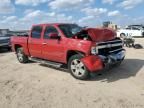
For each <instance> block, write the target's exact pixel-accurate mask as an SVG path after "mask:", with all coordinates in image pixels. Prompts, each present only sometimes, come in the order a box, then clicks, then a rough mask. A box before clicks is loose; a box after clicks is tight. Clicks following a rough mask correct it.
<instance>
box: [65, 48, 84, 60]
mask: <svg viewBox="0 0 144 108" xmlns="http://www.w3.org/2000/svg"><path fill="white" fill-rule="evenodd" d="M76 54H81V55H82V56H84V55H85V53H84V52H80V51H73V50H70V51H68V52H67V62H68V61H69V59H70V57H71V56H73V55H76Z"/></svg>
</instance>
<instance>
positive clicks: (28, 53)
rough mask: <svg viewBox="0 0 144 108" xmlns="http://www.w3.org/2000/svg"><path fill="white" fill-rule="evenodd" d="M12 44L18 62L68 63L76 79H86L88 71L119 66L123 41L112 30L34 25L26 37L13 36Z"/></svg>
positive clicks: (57, 65) (122, 55) (58, 65)
mask: <svg viewBox="0 0 144 108" xmlns="http://www.w3.org/2000/svg"><path fill="white" fill-rule="evenodd" d="M11 43H12V49H13V51H15V52H16V54H17V58H18V60H19V62H20V63H26V62H28V60H32V61H36V62H40V63H45V64H48V65H52V66H55V67H60V66H61V65H62V64H67V66H68V69H69V71H70V72H71V74H72V76H74V77H75V78H77V79H87V78H88V76H89V73H90V72H96V71H98V70H101V69H103V68H105V67H107V66H110V65H115V64H120V63H121V62H122V61H123V59H124V57H125V50H124V49H123V43H122V40H121V39H120V38H117V37H116V33H115V32H114V31H111V30H109V29H100V28H98V29H95V28H82V27H80V26H78V25H76V24H61V23H59V24H57V23H56V24H39V25H34V26H33V27H32V29H31V32H30V35H29V36H28V37H25V36H13V37H12V38H11Z"/></svg>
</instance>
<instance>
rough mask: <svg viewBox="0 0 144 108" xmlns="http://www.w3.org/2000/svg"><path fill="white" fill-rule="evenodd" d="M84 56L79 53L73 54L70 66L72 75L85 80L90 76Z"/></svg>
mask: <svg viewBox="0 0 144 108" xmlns="http://www.w3.org/2000/svg"><path fill="white" fill-rule="evenodd" d="M81 58H82V56H81V55H79V54H76V55H73V56H72V57H71V58H70V59H69V62H68V68H69V71H70V72H71V75H72V76H73V77H75V78H76V79H80V80H85V79H87V78H88V77H89V72H88V70H87V69H86V67H85V65H84V64H83V62H82V61H81Z"/></svg>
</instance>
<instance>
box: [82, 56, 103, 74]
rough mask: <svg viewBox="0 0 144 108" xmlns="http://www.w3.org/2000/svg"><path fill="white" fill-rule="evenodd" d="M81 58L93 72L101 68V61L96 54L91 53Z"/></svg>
mask: <svg viewBox="0 0 144 108" xmlns="http://www.w3.org/2000/svg"><path fill="white" fill-rule="evenodd" d="M81 60H82V62H83V63H84V64H85V66H86V68H87V69H88V70H89V71H90V72H95V71H98V70H101V69H103V62H102V60H101V58H99V57H98V56H95V55H91V56H87V57H84V58H82V59H81Z"/></svg>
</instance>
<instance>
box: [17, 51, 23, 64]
mask: <svg viewBox="0 0 144 108" xmlns="http://www.w3.org/2000/svg"><path fill="white" fill-rule="evenodd" d="M17 57H18V60H19V61H20V62H21V61H23V54H22V52H21V51H18V53H17Z"/></svg>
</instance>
